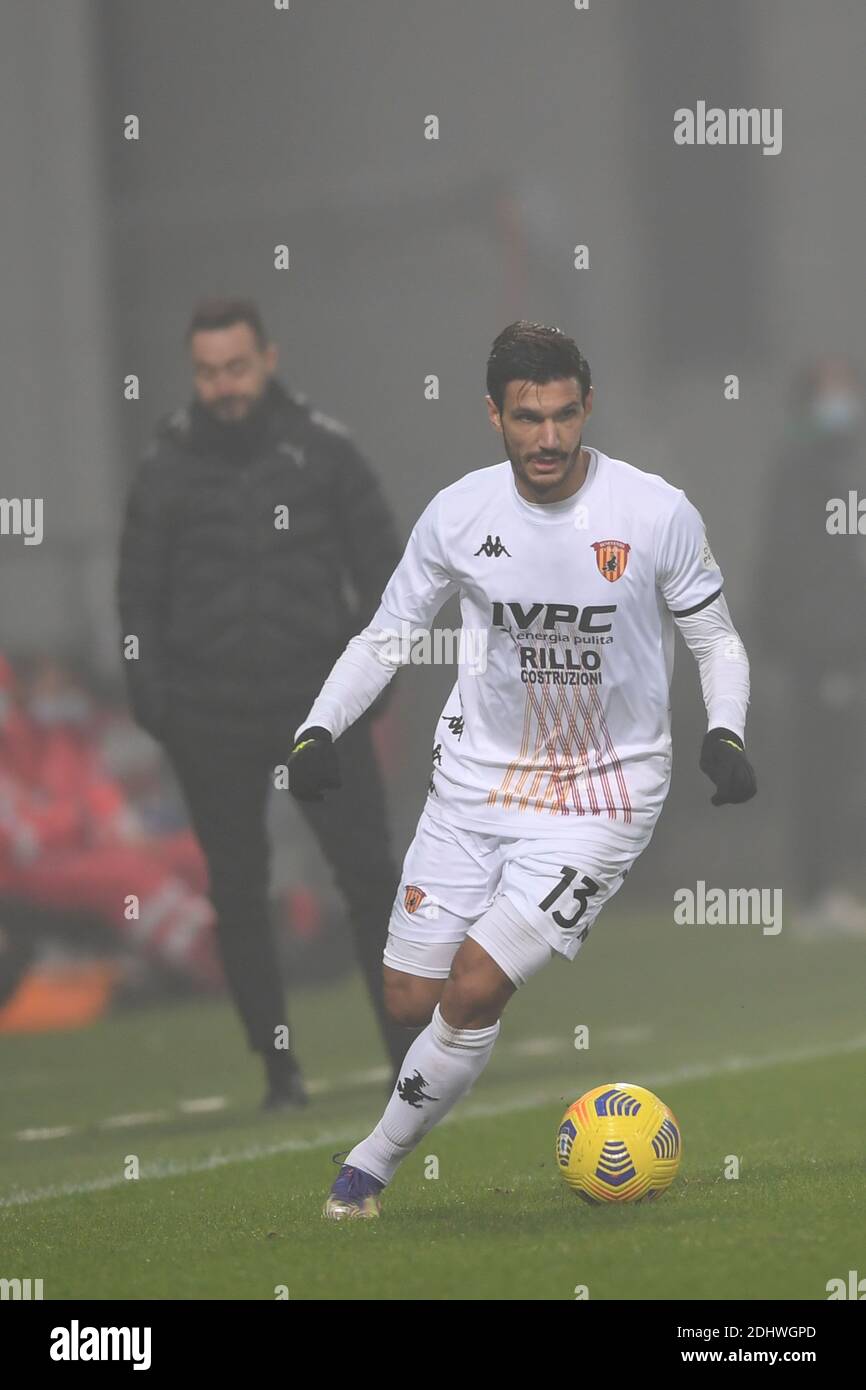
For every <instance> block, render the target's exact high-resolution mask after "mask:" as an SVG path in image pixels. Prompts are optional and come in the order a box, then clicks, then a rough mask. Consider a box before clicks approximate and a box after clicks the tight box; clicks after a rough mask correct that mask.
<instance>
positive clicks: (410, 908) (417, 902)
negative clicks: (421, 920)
mask: <svg viewBox="0 0 866 1390" xmlns="http://www.w3.org/2000/svg"><path fill="white" fill-rule="evenodd" d="M426 896H427V894H426V892H425V891H424V889H423V888H416V887H415V884H414V883H409V884H407V885H406V892H405V894H404V895H403V906H404V907H405V909H406V911H407V912H417V911H418V909H419V907H420V906H421V904H422V902H423V901H424V899H425V898H426Z"/></svg>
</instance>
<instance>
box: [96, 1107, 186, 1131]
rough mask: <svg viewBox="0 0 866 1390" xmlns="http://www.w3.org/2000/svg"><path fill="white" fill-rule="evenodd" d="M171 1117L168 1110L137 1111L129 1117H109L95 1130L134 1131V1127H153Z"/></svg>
mask: <svg viewBox="0 0 866 1390" xmlns="http://www.w3.org/2000/svg"><path fill="white" fill-rule="evenodd" d="M170 1117H171V1111H170V1110H139V1111H137V1112H136V1113H134V1114H129V1115H109V1116H108V1119H107V1120H100V1121H99V1124H98V1125H97V1129H134V1128H135V1126H136V1125H155V1124H160V1123H161V1122H162V1121H163V1120H168V1119H170Z"/></svg>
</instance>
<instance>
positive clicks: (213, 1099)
mask: <svg viewBox="0 0 866 1390" xmlns="http://www.w3.org/2000/svg"><path fill="white" fill-rule="evenodd" d="M227 1105H228V1100H227V1098H226V1097H225V1096H201V1097H200V1098H199V1099H198V1100H181V1101H178V1106H177V1108H178V1110H182V1111H183V1113H184V1114H185V1115H209V1114H211V1113H212V1112H213V1111H214V1110H225V1108H226V1106H227Z"/></svg>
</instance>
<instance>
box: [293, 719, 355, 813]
mask: <svg viewBox="0 0 866 1390" xmlns="http://www.w3.org/2000/svg"><path fill="white" fill-rule="evenodd" d="M288 767H289V791H290V792H291V793H292V796H293V797H294V798H295V800H296V801H324V799H325V798H324V793H325V792H326V791H332V790H336V788H337V787H341V786H342V785H343V783H342V780H341V778H340V765H339V763H338V762H337V752H336V749H335V748H334V741H333V739H332V738H331V735H330V734H329V733H328V730H327V729H318V728H315V727H313V728H311V729H304V730H303V732H302V733H300V734H298V737H297V740H296V742H295V746H294V748H293V749H292V751H291V753H290V754H289V763H288Z"/></svg>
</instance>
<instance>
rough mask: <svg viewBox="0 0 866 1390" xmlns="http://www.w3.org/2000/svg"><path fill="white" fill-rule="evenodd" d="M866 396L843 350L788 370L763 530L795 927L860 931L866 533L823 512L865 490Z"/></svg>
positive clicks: (864, 914)
mask: <svg viewBox="0 0 866 1390" xmlns="http://www.w3.org/2000/svg"><path fill="white" fill-rule="evenodd" d="M863 405H864V401H863V381H862V377H861V375H860V373H859V371H858V370H857V368H856V367H855V366H854V365H853V364H852V363H851V362H850V361H848V360H847V359H846V358H844V357H842V356H827V357H823V358H820V359H819V360H817V361H815V362H814V363H813V364H811V365H809V366H808V367H806V368H805V369H804V370H802V371H801V372H800V373H799V374H798V375H797V377H796V379H795V382H794V388H793V391H792V401H791V412H790V425H789V430H788V437H787V439H786V441H785V443H784V445H783V447H782V449H781V450H780V453H779V457H778V458H777V460H776V464H775V468H774V471H773V472H772V473H771V475H770V479H769V488H768V492H767V495H766V501H765V518H764V524H763V526H762V527H761V532H760V537H761V541H760V544H761V549H760V554H759V557H758V565H757V580H758V583H757V587H756V596H757V606H756V615H757V632H756V644H758V645H759V646H760V648H761V650H762V652H763V654H764V655H765V656H766V657H768V658H769V659H770V661H772V662H774V663H775V664H776V666H777V668H778V670H779V671H780V672H781V674H782V677H783V678H784V680H785V682H786V685H787V690H788V700H789V702H790V704H789V709H790V711H791V717H792V720H793V730H792V732H793V747H794V748H796V750H797V752H796V759H797V761H796V767H797V787H796V789H795V791H794V794H792V795H791V796H790V797H789V798H788V806H789V808H790V812H789V814H790V830H789V835H788V843H789V844H790V846H791V856H792V880H793V883H794V886H795V890H796V894H797V898H798V904H799V906H798V912H797V914H796V916H795V917H794V919H793V921H792V928H793V929H794V931H795V932H797V933H798V934H800V935H801V936H803V937H815V938H820V937H822V936H825V935H827V934H828V933H829V932H836V933H838V934H842V935H855V936H864V937H866V907H864V903H863V886H864V885H863V882H862V874H863V824H864V810H866V798H864V778H863V749H864V731H863V714H864V709H866V605H864V601H863V596H864V588H866V540H864V537H863V536H862V535H860V534H857V533H855V534H847V533H844V534H834V532H833V530H832V529H831V526H830V525H829V524H828V507H829V506H830V504H831V502H832V499H834V498H835V499H840V500H841V501H842V502H844V504H845V508H846V510H847V507H848V504H849V493H850V492H852V491H853V492H856V494H857V495H858V497H864V496H866V430H864V409H863ZM864 526H866V522H864Z"/></svg>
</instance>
